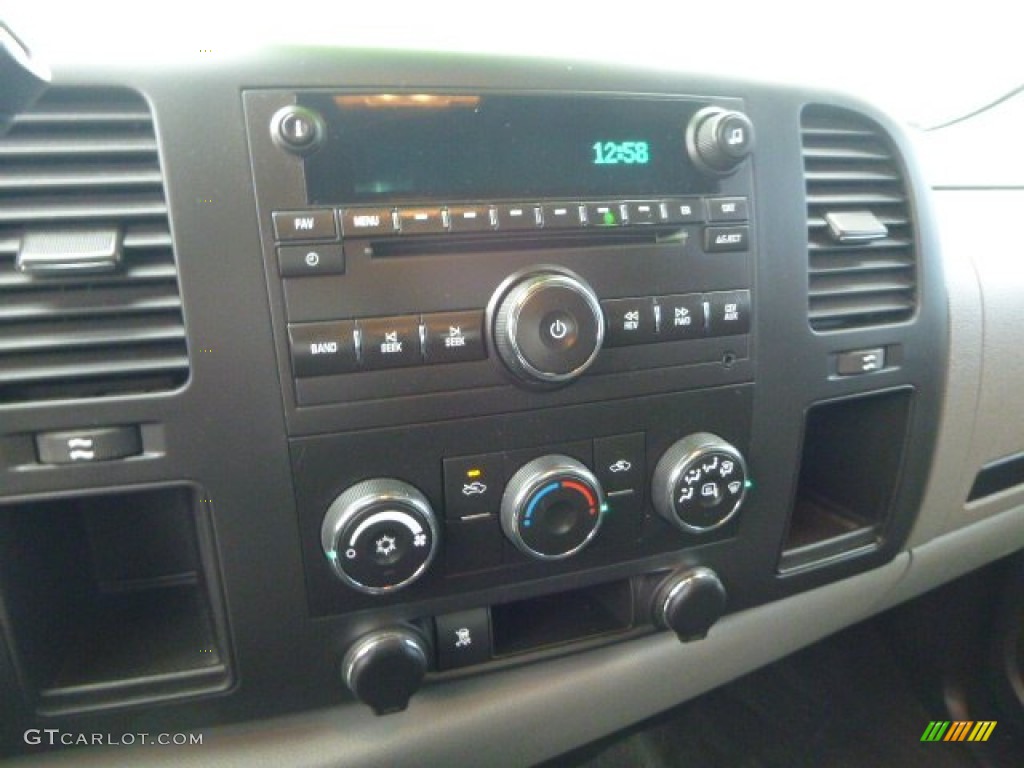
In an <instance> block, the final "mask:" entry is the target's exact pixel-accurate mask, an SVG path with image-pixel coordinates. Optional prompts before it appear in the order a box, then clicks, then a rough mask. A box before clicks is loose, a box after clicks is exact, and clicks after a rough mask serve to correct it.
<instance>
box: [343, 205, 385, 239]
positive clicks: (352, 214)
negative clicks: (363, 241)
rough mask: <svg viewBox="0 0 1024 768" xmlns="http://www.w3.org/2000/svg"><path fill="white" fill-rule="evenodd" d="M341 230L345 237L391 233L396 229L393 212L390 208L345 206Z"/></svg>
mask: <svg viewBox="0 0 1024 768" xmlns="http://www.w3.org/2000/svg"><path fill="white" fill-rule="evenodd" d="M341 231H342V233H343V234H344V235H345V237H370V236H372V235H393V234H395V232H396V231H397V230H396V229H395V216H394V212H393V211H392V210H391V209H390V208H345V209H344V210H343V211H342V212H341Z"/></svg>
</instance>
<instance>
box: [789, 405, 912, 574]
mask: <svg viewBox="0 0 1024 768" xmlns="http://www.w3.org/2000/svg"><path fill="white" fill-rule="evenodd" d="M910 406H911V392H910V390H898V391H894V392H886V393H882V394H877V395H868V396H862V397H857V398H852V399H848V400H837V401H832V402H828V403H821V404H819V405H816V406H814V407H813V408H811V409H810V410H809V411H808V413H807V424H806V427H805V430H804V444H803V455H802V457H801V464H800V478H799V480H798V482H797V492H796V500H795V503H794V508H793V513H792V516H791V518H790V523H789V532H788V534H787V537H786V542H785V545H784V547H783V552H782V557H781V560H780V563H779V570H780V572H787V571H792V570H796V569H801V568H806V567H808V566H817V565H820V564H823V563H824V562H827V561H829V560H831V559H833V558H836V557H844V556H848V555H850V554H851V553H853V552H858V551H867V550H871V549H875V548H877V546H878V541H879V536H880V535H881V533H882V531H883V529H884V527H885V524H886V522H887V521H888V515H889V507H890V503H891V501H892V497H893V493H894V491H895V490H896V485H897V482H898V481H899V474H900V467H901V465H902V462H903V453H904V449H905V447H906V435H907V427H908V424H909V417H910Z"/></svg>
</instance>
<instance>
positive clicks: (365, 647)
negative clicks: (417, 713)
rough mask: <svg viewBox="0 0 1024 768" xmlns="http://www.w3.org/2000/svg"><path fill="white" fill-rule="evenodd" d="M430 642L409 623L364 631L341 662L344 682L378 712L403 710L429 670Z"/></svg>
mask: <svg viewBox="0 0 1024 768" xmlns="http://www.w3.org/2000/svg"><path fill="white" fill-rule="evenodd" d="M427 658H428V657H427V646H426V643H425V642H424V641H423V638H422V637H420V635H419V634H417V633H416V632H414V631H413V630H412V629H410V628H407V627H393V628H389V629H381V630H377V631H375V632H371V633H370V634H368V635H364V636H363V637H361V638H360V639H359V640H357V641H356V642H355V643H353V644H352V647H351V648H349V649H348V651H347V652H346V653H345V657H344V658H343V659H342V662H341V675H342V679H343V680H344V681H345V685H347V686H348V688H349V690H350V691H352V693H353V694H355V696H356V698H357V699H359V700H360V701H362V702H363V703H364V704H366V705H368V706H370V707H371V708H372V709H373V711H374V712H376V713H377V714H378V715H386V714H388V713H389V712H400V711H402V710H403V709H405V708H406V707H407V706H408V705H409V699H410V698H411V697H412V695H413V694H414V693H416V691H418V690H419V687H420V683H422V682H423V676H424V675H425V674H426V673H427Z"/></svg>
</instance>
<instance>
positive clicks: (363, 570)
mask: <svg viewBox="0 0 1024 768" xmlns="http://www.w3.org/2000/svg"><path fill="white" fill-rule="evenodd" d="M320 543H321V545H322V547H323V550H324V554H325V555H326V556H327V561H328V562H329V563H330V565H331V568H332V569H333V571H334V573H335V575H336V576H337V577H338V578H340V579H341V580H342V581H344V582H345V583H346V584H348V585H349V586H350V587H352V588H353V589H357V590H359V591H360V592H365V593H367V594H371V595H380V594H387V593H389V592H394V591H396V590H399V589H402V588H403V587H406V586H408V585H409V584H412V583H413V582H414V581H416V580H417V579H418V578H420V576H422V575H423V574H424V573H425V572H426V570H427V568H428V567H429V566H430V563H431V561H432V560H433V559H434V555H435V554H436V553H437V548H438V543H439V536H438V524H437V519H436V517H435V515H434V512H433V510H432V509H431V507H430V502H429V501H427V498H426V497H425V496H424V495H423V494H422V493H420V492H419V491H418V490H417V489H416V488H414V487H413V486H411V485H409V484H408V483H404V482H402V481H401V480H394V479H391V478H377V479H374V480H364V481H363V482H361V483H357V484H356V485H353V486H352V487H351V488H349V489H348V490H346V491H345V492H344V493H342V494H341V495H340V496H338V498H336V499H335V500H334V502H333V503H332V504H331V506H330V507H329V508H328V509H327V514H326V515H325V516H324V522H323V525H322V526H321V527H320Z"/></svg>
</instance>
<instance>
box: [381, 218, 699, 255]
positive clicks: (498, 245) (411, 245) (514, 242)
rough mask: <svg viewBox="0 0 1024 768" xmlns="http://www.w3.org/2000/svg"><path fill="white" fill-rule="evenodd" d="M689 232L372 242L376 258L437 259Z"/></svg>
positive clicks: (677, 239)
mask: <svg viewBox="0 0 1024 768" xmlns="http://www.w3.org/2000/svg"><path fill="white" fill-rule="evenodd" d="M687 236H688V235H687V232H686V230H685V229H683V228H681V227H678V226H674V227H650V228H645V229H643V230H642V231H616V232H607V231H604V232H565V233H561V232H549V233H545V234H544V235H538V234H518V233H507V232H506V233H501V234H498V233H495V234H493V235H481V236H477V237H466V236H465V235H461V236H458V237H444V236H438V237H429V236H428V237H424V236H418V237H416V238H400V237H398V238H386V239H380V240H372V241H369V242H368V244H367V245H368V250H369V253H370V255H371V256H372V257H373V258H392V257H395V256H434V255H438V254H450V253H473V252H479V251H481V250H487V251H523V250H546V249H550V248H595V247H600V246H609V245H621V246H635V245H656V244H659V243H679V244H680V245H683V244H685V243H686V239H687Z"/></svg>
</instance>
